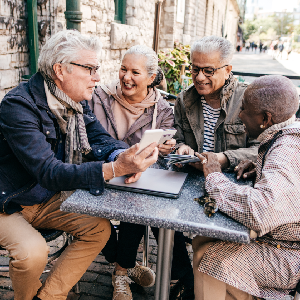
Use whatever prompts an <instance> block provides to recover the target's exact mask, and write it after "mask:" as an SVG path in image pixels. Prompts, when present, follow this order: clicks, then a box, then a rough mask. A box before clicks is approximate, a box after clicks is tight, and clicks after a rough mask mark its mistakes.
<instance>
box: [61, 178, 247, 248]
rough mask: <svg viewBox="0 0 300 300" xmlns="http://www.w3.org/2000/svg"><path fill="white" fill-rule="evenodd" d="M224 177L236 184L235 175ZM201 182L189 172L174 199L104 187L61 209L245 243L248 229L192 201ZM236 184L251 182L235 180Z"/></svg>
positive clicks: (79, 192)
mask: <svg viewBox="0 0 300 300" xmlns="http://www.w3.org/2000/svg"><path fill="white" fill-rule="evenodd" d="M224 174H225V175H226V176H227V177H228V178H229V179H230V180H232V181H233V182H237V181H236V179H235V174H233V173H224ZM204 181H205V178H204V176H203V173H202V172H199V173H198V174H197V173H195V172H192V173H189V175H188V177H187V179H186V181H185V184H184V187H183V189H182V192H181V194H180V196H179V198H178V199H171V198H164V197H158V196H152V195H147V194H140V193H133V192H127V191H121V190H116V189H108V188H106V189H105V191H104V193H103V194H102V195H100V196H94V195H92V194H90V193H89V192H88V191H86V190H76V191H75V193H73V194H72V196H70V197H69V198H68V199H67V200H66V201H64V202H63V204H62V205H61V210H63V211H68V212H75V213H83V214H88V215H92V216H99V217H103V218H106V219H115V220H119V221H124V222H129V223H136V224H143V225H150V226H153V227H159V228H168V229H173V230H176V231H182V232H190V233H194V234H198V235H202V236H207V237H213V238H216V239H221V240H227V241H231V242H239V243H249V242H250V237H249V229H248V228H246V227H245V226H243V225H242V224H240V223H238V222H236V221H235V220H233V219H231V218H230V217H228V216H227V215H225V214H223V213H221V212H217V213H216V214H214V215H213V216H212V217H208V216H206V215H205V213H204V210H203V206H201V205H200V204H199V203H198V202H196V201H194V198H196V197H200V196H203V194H204ZM239 184H248V185H250V184H251V183H250V182H249V181H248V182H247V181H241V182H240V181H239Z"/></svg>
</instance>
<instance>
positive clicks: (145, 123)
mask: <svg viewBox="0 0 300 300" xmlns="http://www.w3.org/2000/svg"><path fill="white" fill-rule="evenodd" d="M113 101H115V99H114V97H113V96H111V95H108V94H106V93H105V92H104V91H103V89H102V88H101V87H100V86H98V87H97V88H96V89H95V92H94V94H93V97H92V100H90V101H88V103H89V106H90V107H91V109H92V111H93V112H94V114H95V115H96V117H97V119H98V120H99V121H100V123H101V124H102V126H103V127H104V128H105V129H106V131H107V132H108V133H109V134H110V135H111V136H112V137H114V138H116V139H118V132H117V126H116V122H115V119H114V115H113V112H112V109H111V104H112V102H113ZM153 113H154V106H152V107H150V108H148V109H145V113H144V114H143V115H141V117H140V118H138V119H137V120H136V121H135V122H134V123H133V125H132V126H131V127H130V128H129V130H128V132H127V134H126V135H125V137H124V139H123V141H124V142H125V143H127V144H128V145H129V146H132V145H134V144H136V143H138V142H139V141H140V139H141V137H142V135H143V133H144V131H145V130H148V129H151V128H152V122H153ZM173 125H174V114H173V109H172V107H171V106H170V104H169V103H168V102H167V101H166V100H165V99H164V98H163V97H161V98H160V99H159V100H158V103H157V117H156V128H157V129H173Z"/></svg>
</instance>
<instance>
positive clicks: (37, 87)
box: [28, 72, 49, 109]
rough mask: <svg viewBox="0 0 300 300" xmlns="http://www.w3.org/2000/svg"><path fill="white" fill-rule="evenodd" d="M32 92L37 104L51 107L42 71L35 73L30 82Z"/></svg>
mask: <svg viewBox="0 0 300 300" xmlns="http://www.w3.org/2000/svg"><path fill="white" fill-rule="evenodd" d="M28 85H29V90H30V93H31V95H32V97H33V99H34V101H35V103H36V105H37V106H41V107H44V108H47V109H49V106H48V103H47V97H46V93H45V88H44V78H43V76H42V75H41V73H40V72H37V73H35V74H34V75H33V76H32V77H31V78H30V80H29V82H28Z"/></svg>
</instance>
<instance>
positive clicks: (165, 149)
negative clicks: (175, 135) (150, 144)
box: [158, 139, 176, 155]
mask: <svg viewBox="0 0 300 300" xmlns="http://www.w3.org/2000/svg"><path fill="white" fill-rule="evenodd" d="M175 145H176V140H174V139H171V140H168V141H166V142H165V143H164V144H161V145H158V150H159V152H160V153H161V154H162V155H168V154H169V153H171V152H172V151H173V150H174V147H175Z"/></svg>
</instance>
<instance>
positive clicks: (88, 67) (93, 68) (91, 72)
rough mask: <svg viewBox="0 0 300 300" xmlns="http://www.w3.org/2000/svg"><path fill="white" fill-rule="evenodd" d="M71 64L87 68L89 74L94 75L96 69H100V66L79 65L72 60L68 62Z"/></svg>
mask: <svg viewBox="0 0 300 300" xmlns="http://www.w3.org/2000/svg"><path fill="white" fill-rule="evenodd" d="M70 64H71V65H75V66H79V67H82V68H85V69H89V70H90V75H95V74H96V73H97V71H98V70H99V69H100V66H96V67H90V66H86V65H80V64H75V63H73V62H70Z"/></svg>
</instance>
